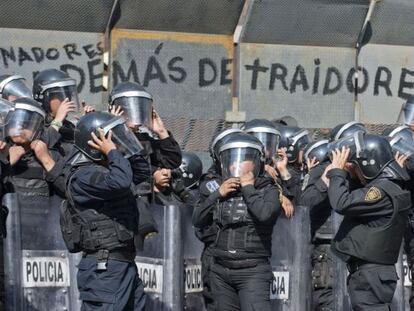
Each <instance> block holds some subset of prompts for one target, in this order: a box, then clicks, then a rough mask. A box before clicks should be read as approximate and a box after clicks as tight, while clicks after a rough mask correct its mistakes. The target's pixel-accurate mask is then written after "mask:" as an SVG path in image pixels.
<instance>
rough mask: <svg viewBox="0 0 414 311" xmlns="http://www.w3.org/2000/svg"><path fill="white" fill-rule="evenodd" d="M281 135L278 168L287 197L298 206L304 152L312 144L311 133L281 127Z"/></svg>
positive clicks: (291, 127)
mask: <svg viewBox="0 0 414 311" xmlns="http://www.w3.org/2000/svg"><path fill="white" fill-rule="evenodd" d="M278 130H279V132H280V134H281V138H280V144H279V147H280V148H281V149H280V150H279V152H278V159H277V162H276V167H277V169H278V171H279V173H280V177H281V179H282V184H283V187H284V190H285V191H284V192H285V195H286V196H287V197H288V198H289V199H290V200H292V201H293V202H294V205H297V203H298V202H299V199H300V193H301V185H302V180H303V177H304V176H303V175H304V174H303V150H304V148H305V147H306V146H307V144H308V143H309V142H310V139H309V131H308V130H305V129H300V128H299V127H295V126H279V127H278Z"/></svg>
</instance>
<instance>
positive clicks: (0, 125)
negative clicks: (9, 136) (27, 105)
mask: <svg viewBox="0 0 414 311" xmlns="http://www.w3.org/2000/svg"><path fill="white" fill-rule="evenodd" d="M13 107H14V105H13V104H12V103H11V102H9V101H7V100H5V99H1V98H0V140H1V141H3V140H4V139H5V138H6V133H5V125H6V117H7V115H8V113H9V111H11V110H13Z"/></svg>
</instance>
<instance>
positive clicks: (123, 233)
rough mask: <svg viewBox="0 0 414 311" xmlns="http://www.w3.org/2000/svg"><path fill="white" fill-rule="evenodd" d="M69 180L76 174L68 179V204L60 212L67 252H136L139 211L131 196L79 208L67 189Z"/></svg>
mask: <svg viewBox="0 0 414 311" xmlns="http://www.w3.org/2000/svg"><path fill="white" fill-rule="evenodd" d="M93 166H94V168H95V169H96V170H102V171H103V172H107V169H106V168H104V167H102V166H99V165H93ZM88 167H90V166H88ZM81 170H82V169H79V170H78V171H77V173H79V171H81ZM72 178H76V174H74V175H72V177H71V178H70V179H69V182H68V185H67V187H66V192H67V198H68V200H67V201H65V202H64V205H63V206H62V210H61V229H62V234H63V238H64V240H65V243H66V246H67V247H68V249H69V251H70V252H80V251H84V252H86V253H88V252H96V251H98V250H109V251H111V250H114V249H123V250H127V251H132V252H133V251H135V248H134V234H136V233H137V228H138V210H137V203H136V200H135V198H134V196H133V195H132V192H131V193H130V194H129V195H127V196H125V197H123V198H116V199H114V200H111V201H106V202H97V203H94V204H88V205H87V206H81V205H79V204H77V203H74V202H73V200H72V199H71V197H72V196H71V194H70V190H69V189H70V183H71V181H72Z"/></svg>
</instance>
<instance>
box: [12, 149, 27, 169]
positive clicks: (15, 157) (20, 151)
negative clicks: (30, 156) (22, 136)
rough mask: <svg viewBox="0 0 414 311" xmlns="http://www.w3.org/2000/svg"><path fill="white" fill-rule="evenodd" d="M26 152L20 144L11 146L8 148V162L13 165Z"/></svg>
mask: <svg viewBox="0 0 414 311" xmlns="http://www.w3.org/2000/svg"><path fill="white" fill-rule="evenodd" d="M25 153H26V150H24V148H23V147H22V146H11V147H10V148H9V163H10V165H14V164H16V163H17V162H19V160H20V159H21V157H22V156H23V155H24V154H25Z"/></svg>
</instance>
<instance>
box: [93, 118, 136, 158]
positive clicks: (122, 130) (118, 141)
mask: <svg viewBox="0 0 414 311" xmlns="http://www.w3.org/2000/svg"><path fill="white" fill-rule="evenodd" d="M101 127H102V128H103V130H104V133H105V135H106V134H107V133H108V132H109V131H110V130H111V131H112V141H113V142H114V144H115V145H116V148H117V150H118V151H120V152H121V153H122V154H123V156H124V157H125V158H130V157H131V156H133V155H136V154H140V153H141V151H142V150H143V147H142V145H141V143H140V142H139V140H138V138H137V137H136V136H135V134H134V133H133V132H132V131H131V130H130V129H129V128H128V127H127V126H126V124H125V121H124V120H123V119H122V118H114V119H112V120H110V121H109V122H108V123H106V124H103V125H102V126H101Z"/></svg>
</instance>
